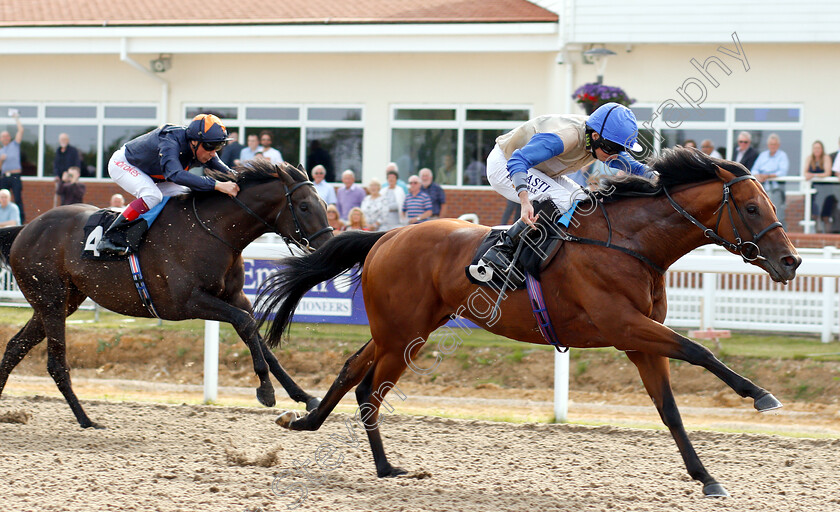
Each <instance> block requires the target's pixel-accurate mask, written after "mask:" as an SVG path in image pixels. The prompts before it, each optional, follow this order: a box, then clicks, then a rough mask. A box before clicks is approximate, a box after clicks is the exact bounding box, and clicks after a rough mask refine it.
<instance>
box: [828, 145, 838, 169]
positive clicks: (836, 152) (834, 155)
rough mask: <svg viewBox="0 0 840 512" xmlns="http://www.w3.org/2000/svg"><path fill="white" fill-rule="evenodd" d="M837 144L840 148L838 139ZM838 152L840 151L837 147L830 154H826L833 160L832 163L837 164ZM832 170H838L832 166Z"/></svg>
mask: <svg viewBox="0 0 840 512" xmlns="http://www.w3.org/2000/svg"><path fill="white" fill-rule="evenodd" d="M837 146H838V148H840V140H838V141H837ZM838 153H840V149H838V150H837V151H835V152H834V153H831V154H830V155H828V156H829V157H830V158H831V161H832V162H834V165H837V155H838ZM832 171H834V172H835V173H837V172H838V171H837V169H834V168H832Z"/></svg>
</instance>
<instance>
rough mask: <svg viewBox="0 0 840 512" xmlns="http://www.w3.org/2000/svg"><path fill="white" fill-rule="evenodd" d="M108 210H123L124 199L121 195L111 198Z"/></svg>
mask: <svg viewBox="0 0 840 512" xmlns="http://www.w3.org/2000/svg"><path fill="white" fill-rule="evenodd" d="M108 207H109V208H125V198H124V197H123V195H122V194H114V195H112V196H111V202H110V204H109V205H108Z"/></svg>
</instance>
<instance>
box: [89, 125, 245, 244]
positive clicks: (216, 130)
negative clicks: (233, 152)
mask: <svg viewBox="0 0 840 512" xmlns="http://www.w3.org/2000/svg"><path fill="white" fill-rule="evenodd" d="M227 141H228V135H227V130H226V129H225V126H224V125H223V124H222V121H221V120H220V119H219V118H218V117H216V116H214V115H212V114H199V115H197V116H195V118H194V119H193V120H192V121H191V122H190V124H189V125H188V126H175V125H171V124H165V125H163V126H161V127H160V128H156V129H155V130H152V131H151V132H149V133H147V134H145V135H141V136H139V137H137V138H136V139H134V140H131V141H129V142H127V143H126V144H125V146H123V147H122V148H120V149H118V150H117V151H116V152H115V153H114V155H113V156H112V157H111V160H110V161H109V162H108V174H110V175H111V178H113V179H114V181H116V182H117V185H119V186H121V187H122V188H123V189H124V190H125V191H126V192H128V193H129V194H131V195H133V196H134V197H136V198H137V199H135V200H134V201H132V202H131V203H130V204H129V205H128V206H127V207H126V209H125V210H123V212H122V214H121V215H120V216H119V217H117V219H116V220H115V221H114V222H113V224H111V226H109V227H108V229H106V230H105V232H104V233H103V235H102V239H101V240H100V241H99V243H98V244H97V246H96V250H97V251H99V252H101V253H104V254H110V255H119V254H126V253H127V252H128V250H129V248H128V247H126V246H123V245H121V244H120V243H118V242H117V241H115V240H113V238H112V237H113V233H114V232H116V231H119V230H121V229H124V228H125V227H127V226H128V224H130V223H133V221H135V220H136V219H137V218H138V217H139V216H140V215H142V214H144V213H146V212H147V211H149V210H150V209H152V208H154V207H155V206H157V205H158V204H160V202H161V201H162V200H163V197H164V196H167V197H168V196H175V195H179V194H184V193H187V192H189V191H190V190H196V191H206V190H218V191H219V192H223V193H225V194H228V195H230V196H235V195H236V194H237V193H239V185H237V184H236V183H234V182H232V181H216V180H214V179H213V178H211V177H209V176H198V175H195V174H191V173H190V172H187V169H189V168H190V167H192V166H198V165H203V166H204V167H207V168H209V169H216V170H218V171H222V172H228V173H230V172H231V170H230V168H228V166H227V165H225V164H224V163H223V162H222V161H221V160H220V159H219V157H218V156H217V155H216V152H217V151H220V150H221V149H222V148H223V147H224V146H225V144H226V143H227Z"/></svg>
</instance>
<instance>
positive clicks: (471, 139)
mask: <svg viewBox="0 0 840 512" xmlns="http://www.w3.org/2000/svg"><path fill="white" fill-rule="evenodd" d="M507 132H508V130H464V160H463V166H464V179H463V182H462V184H464V185H489V184H490V183H489V182H488V181H487V155H489V154H490V152H491V151H492V150H493V148H494V147H495V146H496V137H498V136H499V135H502V134H504V133H507Z"/></svg>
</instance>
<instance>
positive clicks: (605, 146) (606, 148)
mask: <svg viewBox="0 0 840 512" xmlns="http://www.w3.org/2000/svg"><path fill="white" fill-rule="evenodd" d="M598 142H599V143H600V144H599V145H600V146H601V150H602V151H603V152H604V153H606V154H608V155H617V154H619V153H621V152H622V151H626V150H627V148H625V147H624V146H622V145H621V144H616V143H615V142H613V141H611V140H607V139H605V138H603V137H601V138H600V139H598Z"/></svg>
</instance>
